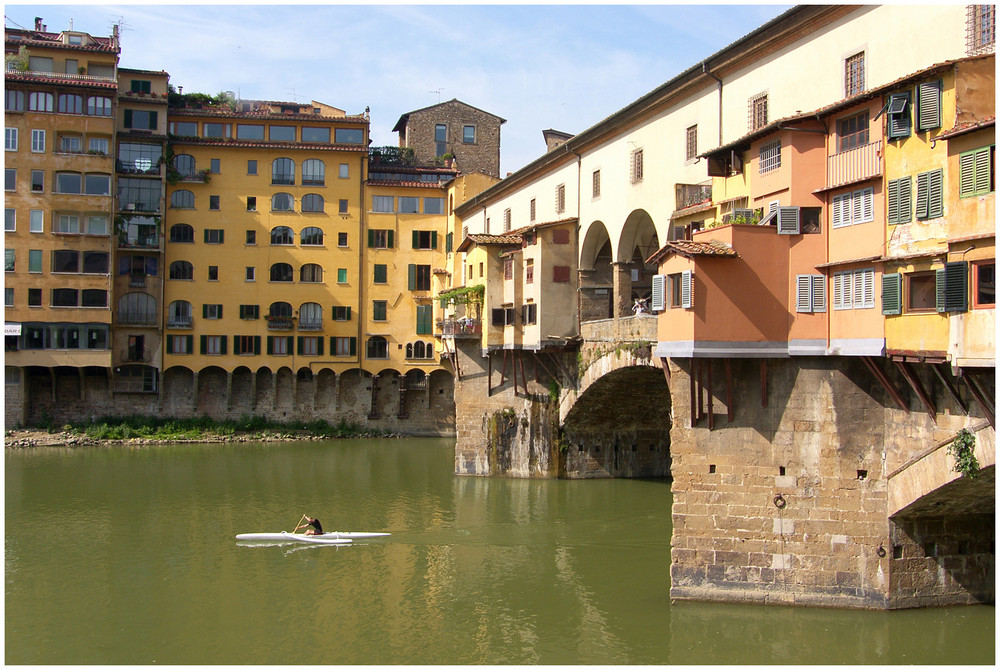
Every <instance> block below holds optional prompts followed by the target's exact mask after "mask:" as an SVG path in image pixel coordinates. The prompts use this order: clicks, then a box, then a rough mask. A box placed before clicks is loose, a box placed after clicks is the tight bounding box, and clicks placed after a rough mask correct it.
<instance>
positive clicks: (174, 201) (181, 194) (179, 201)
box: [170, 190, 194, 209]
mask: <svg viewBox="0 0 1000 670" xmlns="http://www.w3.org/2000/svg"><path fill="white" fill-rule="evenodd" d="M170 206H171V207H173V208H175V209H194V193H192V192H191V191H185V190H180V191H174V192H173V193H171V194H170Z"/></svg>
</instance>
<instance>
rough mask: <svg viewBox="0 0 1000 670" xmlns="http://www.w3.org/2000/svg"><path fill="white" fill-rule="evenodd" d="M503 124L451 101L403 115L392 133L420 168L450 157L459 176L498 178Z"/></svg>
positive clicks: (499, 120) (465, 105) (484, 113)
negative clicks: (473, 174)
mask: <svg viewBox="0 0 1000 670" xmlns="http://www.w3.org/2000/svg"><path fill="white" fill-rule="evenodd" d="M504 123H506V119H502V118H500V117H499V116H496V115H494V114H490V113H489V112H484V111H483V110H481V109H477V108H475V107H473V106H472V105H467V104H465V103H464V102H461V101H460V100H457V99H452V100H449V101H448V102H442V103H440V104H437V105H432V106H430V107H424V108H423V109H417V110H414V111H412V112H407V113H406V114H403V115H402V116H401V117H399V121H397V122H396V126H395V127H394V128H393V129H392V131H393V132H396V133H399V146H400V147H409V148H411V149H413V151H414V157H415V159H416V162H417V163H418V164H420V165H432V164H434V163H437V162H443V161H444V156H445V155H446V154H451V155H452V156H453V157H454V163H455V166H456V167H457V168H458V170H459V172H460V173H462V174H471V173H473V172H482V173H483V174H487V175H489V176H491V177H496V178H499V177H500V126H501V125H502V124H504Z"/></svg>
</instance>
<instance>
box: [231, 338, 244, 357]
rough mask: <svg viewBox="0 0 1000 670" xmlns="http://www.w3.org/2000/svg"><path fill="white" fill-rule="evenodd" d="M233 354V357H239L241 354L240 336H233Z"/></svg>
mask: <svg viewBox="0 0 1000 670" xmlns="http://www.w3.org/2000/svg"><path fill="white" fill-rule="evenodd" d="M233 353H234V354H235V355H237V356H239V355H240V354H242V353H243V351H242V350H240V336H239V335H233Z"/></svg>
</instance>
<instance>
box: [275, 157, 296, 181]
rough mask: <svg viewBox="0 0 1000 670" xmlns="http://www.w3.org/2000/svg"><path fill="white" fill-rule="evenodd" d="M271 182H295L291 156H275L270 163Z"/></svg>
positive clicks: (293, 162)
mask: <svg viewBox="0 0 1000 670" xmlns="http://www.w3.org/2000/svg"><path fill="white" fill-rule="evenodd" d="M271 183H272V184H287V185H289V186H291V185H293V184H295V161H293V160H292V159H291V158H275V159H274V161H273V162H272V163H271Z"/></svg>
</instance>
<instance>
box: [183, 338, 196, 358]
mask: <svg viewBox="0 0 1000 670" xmlns="http://www.w3.org/2000/svg"><path fill="white" fill-rule="evenodd" d="M184 337H186V338H187V352H188V353H189V354H190V353H193V352H194V335H185V336H184Z"/></svg>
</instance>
